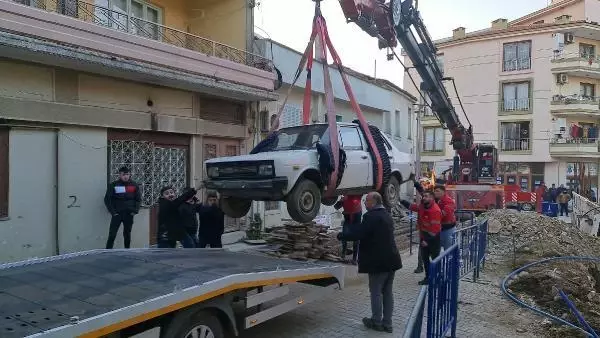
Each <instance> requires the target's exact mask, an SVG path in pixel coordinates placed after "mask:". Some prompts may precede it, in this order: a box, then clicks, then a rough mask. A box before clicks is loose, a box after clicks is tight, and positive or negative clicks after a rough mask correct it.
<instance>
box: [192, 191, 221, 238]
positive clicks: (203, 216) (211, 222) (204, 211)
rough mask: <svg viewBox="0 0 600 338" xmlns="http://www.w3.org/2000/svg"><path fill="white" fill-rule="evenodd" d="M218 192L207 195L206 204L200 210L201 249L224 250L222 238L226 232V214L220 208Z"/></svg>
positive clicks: (199, 234)
mask: <svg viewBox="0 0 600 338" xmlns="http://www.w3.org/2000/svg"><path fill="white" fill-rule="evenodd" d="M217 200H218V197H217V192H216V191H208V192H207V193H206V204H201V205H200V207H199V209H198V214H199V215H200V229H199V230H198V241H199V246H198V247H200V248H206V246H207V245H210V247H211V248H222V247H223V244H222V242H221V236H223V232H224V231H225V214H224V213H223V211H221V209H220V208H219V204H218V202H217Z"/></svg>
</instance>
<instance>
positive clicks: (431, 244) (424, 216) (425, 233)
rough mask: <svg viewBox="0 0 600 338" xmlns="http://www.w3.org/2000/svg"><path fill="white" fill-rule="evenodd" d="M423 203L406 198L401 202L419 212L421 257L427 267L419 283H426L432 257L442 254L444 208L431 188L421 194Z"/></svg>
mask: <svg viewBox="0 0 600 338" xmlns="http://www.w3.org/2000/svg"><path fill="white" fill-rule="evenodd" d="M421 196H422V198H421V203H420V204H419V205H417V204H411V203H410V202H408V201H406V200H401V201H400V203H401V204H402V205H403V206H404V207H406V208H408V209H410V210H412V211H415V212H417V215H418V218H417V224H418V228H419V231H420V234H419V235H420V239H421V258H422V259H423V266H424V267H425V279H423V280H422V281H420V282H419V285H426V284H427V278H428V277H429V263H430V259H431V260H434V259H435V258H436V257H437V256H438V255H439V254H440V249H441V248H440V244H441V243H440V232H441V230H442V210H441V209H440V207H439V206H438V205H437V203H435V200H434V196H433V193H432V192H431V191H429V190H426V191H423V193H422V194H421Z"/></svg>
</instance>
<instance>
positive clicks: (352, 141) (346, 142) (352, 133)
mask: <svg viewBox="0 0 600 338" xmlns="http://www.w3.org/2000/svg"><path fill="white" fill-rule="evenodd" d="M340 138H341V141H342V148H343V149H344V150H362V149H363V145H362V141H361V139H360V134H359V132H358V128H356V127H341V128H340Z"/></svg>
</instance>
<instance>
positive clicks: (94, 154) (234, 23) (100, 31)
mask: <svg viewBox="0 0 600 338" xmlns="http://www.w3.org/2000/svg"><path fill="white" fill-rule="evenodd" d="M252 13H253V1H248V0H221V1H218V2H216V1H204V2H202V1H196V2H193V3H192V2H188V1H184V0H175V1H162V0H148V1H138V0H89V1H87V2H84V1H79V0H76V1H65V0H36V1H34V0H31V1H30V0H14V1H0V44H1V45H2V48H0V225H1V226H0V237H1V238H2V241H1V242H0V261H3V262H4V261H14V260H19V259H24V258H28V257H43V256H48V255H53V254H59V253H60V254H62V253H68V252H73V251H80V250H87V249H95V248H102V247H104V245H105V242H106V237H107V235H108V223H109V218H110V215H109V214H108V212H107V211H106V210H105V207H104V204H103V196H104V192H105V190H106V187H107V182H109V181H111V180H113V179H115V178H116V175H117V170H118V168H119V167H121V166H128V167H130V168H131V169H132V174H133V179H134V180H136V181H137V182H139V184H140V186H141V187H142V194H143V203H142V204H143V209H142V210H141V212H140V213H139V215H137V216H136V219H135V223H134V227H133V229H134V230H133V236H132V237H133V243H132V245H133V246H134V247H147V246H149V245H151V244H152V243H153V242H154V237H155V236H154V234H155V229H156V221H155V219H156V217H155V213H156V208H155V207H154V206H155V202H156V200H157V198H158V195H159V190H160V188H161V187H162V186H164V185H173V186H174V187H175V188H176V189H177V190H181V189H182V188H184V187H186V186H199V185H200V183H201V181H202V179H203V175H204V173H203V161H204V160H205V159H208V158H211V157H215V156H224V155H236V154H240V153H245V152H246V151H247V144H246V140H247V139H249V138H252V137H251V136H252V135H251V130H249V128H248V126H249V125H250V126H251V125H253V124H254V121H253V119H252V116H253V114H252V107H253V106H256V105H257V102H263V101H269V100H276V99H277V97H278V95H277V93H275V92H274V81H275V79H276V75H275V73H274V72H273V68H272V64H271V62H270V60H268V59H265V58H263V57H261V56H257V55H254V54H252V53H250V52H247V51H248V50H251V48H250V46H251V45H252V43H253V25H254V24H253V16H252V15H253V14H252ZM236 222H237V221H235V220H228V224H229V225H231V226H232V227H235V225H236ZM121 238H122V237H121V235H120V234H119V236H118V241H117V243H116V247H120V246H122V239H121Z"/></svg>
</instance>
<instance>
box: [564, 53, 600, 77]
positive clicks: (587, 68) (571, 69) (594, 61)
mask: <svg viewBox="0 0 600 338" xmlns="http://www.w3.org/2000/svg"><path fill="white" fill-rule="evenodd" d="M552 72H553V73H566V74H568V75H571V76H577V77H589V78H593V79H600V57H598V56H596V55H588V54H585V53H566V52H563V53H558V54H555V55H554V58H553V59H552Z"/></svg>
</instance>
